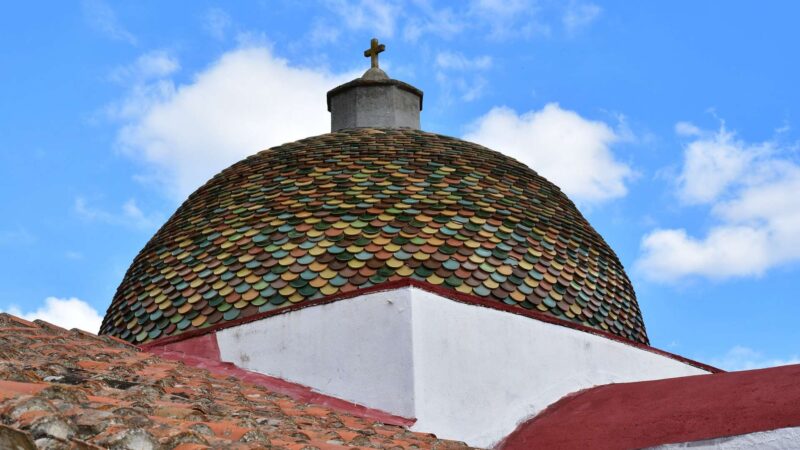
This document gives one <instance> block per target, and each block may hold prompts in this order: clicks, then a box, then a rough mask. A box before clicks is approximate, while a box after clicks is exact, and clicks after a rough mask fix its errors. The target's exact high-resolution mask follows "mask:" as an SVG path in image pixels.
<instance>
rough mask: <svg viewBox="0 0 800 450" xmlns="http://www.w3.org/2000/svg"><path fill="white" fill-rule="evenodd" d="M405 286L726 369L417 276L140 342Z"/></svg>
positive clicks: (159, 342) (178, 337)
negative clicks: (434, 283)
mask: <svg viewBox="0 0 800 450" xmlns="http://www.w3.org/2000/svg"><path fill="white" fill-rule="evenodd" d="M404 287H415V288H417V289H422V290H424V291H428V292H431V293H434V294H436V295H440V296H442V297H445V298H449V299H450V300H455V301H457V302H461V303H467V304H470V305H477V306H482V307H484V308H491V309H496V310H499V311H504V312H508V313H511V314H516V315H520V316H525V317H530V318H532V319H536V320H539V321H541V322H546V323H549V324H552V325H558V326H561V327H566V328H572V329H574V330H578V331H583V332H584V333H589V334H593V335H595V336H600V337H604V338H606V339H611V340H612V341H616V342H621V343H623V344H626V345H630V346H632V347H636V348H638V349H641V350H645V351H648V352H652V353H655V354H657V355H661V356H665V357H667V358H671V359H674V360H677V361H680V362H682V363H685V364H689V365H690V366H694V367H697V368H698V369H702V370H705V371H708V372H711V373H718V372H722V370H721V369H718V368H716V367H713V366H710V365H708V364H703V363H701V362H698V361H695V360H692V359H689V358H685V357H683V356H680V355H676V354H674V353H670V352H667V351H664V350H661V349H657V348H655V347H651V346H649V345H646V344H641V343H638V342H634V341H631V340H629V339H626V338H623V337H621V336H617V335H616V334H613V333H610V332H607V331H603V330H598V329H596V328H592V327H588V326H586V325H583V324H579V323H575V322H568V321H566V320H562V319H559V318H556V317H553V316H551V315H548V314H545V313H542V312H540V311H531V310H527V309H523V308H520V307H518V306H511V305H506V304H504V303H500V302H498V301H496V300H487V299H485V298H481V297H478V296H475V295H472V294H464V293H461V292H458V291H454V290H452V289H448V288H445V287H442V286H436V285H433V284H430V283H426V282H424V281H419V280H416V279H413V278H403V279H400V280H394V281H387V282H385V283H381V284H376V285H373V286H370V287H367V288H363V289H357V290H355V291H351V292H343V293H338V294H334V295H330V296H328V297H324V298H321V299H318V300H307V301H303V302H300V303H298V304H295V305H292V306H288V307H285V308H280V309H276V310H273V311H267V312H264V313H259V314H254V315H252V316H248V317H242V318H239V319H236V320H231V321H228V322H222V323H218V324H216V325H212V326H210V327H206V328H199V329H195V330H189V331H185V332H183V333H180V334H177V335H174V336H167V337H163V338H160V339H156V340H154V341H151V342H147V343H144V344H142V345H140V346H139V348H142V349H149V348H151V347H153V346H159V345H165V344H169V343H173V342H179V341H182V340H185V339H189V338H192V337H195V336H201V335H204V334H207V333H211V332H216V331H218V330H222V329H225V328H230V327H235V326H238V325H242V324H245V323H249V322H254V321H256V320H261V319H263V318H265V317H271V316H275V315H278V314H286V313H290V312H293V311H298V310H301V309H303V308H308V307H312V306H318V305H325V304H328V303H333V302H335V301H339V300H345V299H348V298H353V297H357V296H360V295H366V294H372V293H375V292H382V291H390V290H394V289H399V288H404Z"/></svg>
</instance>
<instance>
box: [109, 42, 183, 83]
mask: <svg viewBox="0 0 800 450" xmlns="http://www.w3.org/2000/svg"><path fill="white" fill-rule="evenodd" d="M180 68H181V65H180V62H179V61H178V59H177V58H175V57H174V56H172V55H170V54H169V53H168V52H166V51H164V50H155V51H151V52H148V53H145V54H143V55H141V56H139V57H138V58H137V59H136V61H134V62H133V63H132V64H128V65H125V66H121V67H118V68H116V69H114V70H113V71H112V72H111V79H112V80H114V81H116V82H118V83H125V84H129V83H142V82H145V81H147V80H151V79H153V78H163V77H167V76H170V75H172V74H173V73H175V72H177V71H178V70H179V69H180Z"/></svg>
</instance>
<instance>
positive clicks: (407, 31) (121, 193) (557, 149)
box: [0, 0, 800, 369]
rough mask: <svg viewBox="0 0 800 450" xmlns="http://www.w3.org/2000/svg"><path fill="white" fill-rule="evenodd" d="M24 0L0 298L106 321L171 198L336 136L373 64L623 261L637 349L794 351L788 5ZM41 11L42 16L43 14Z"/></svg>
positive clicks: (11, 72)
mask: <svg viewBox="0 0 800 450" xmlns="http://www.w3.org/2000/svg"><path fill="white" fill-rule="evenodd" d="M769 6H770V8H769V9H766V8H764V7H763V6H758V5H755V4H754V3H752V2H737V1H730V2H724V3H723V2H675V1H672V2H658V3H657V2H627V1H626V2H623V1H608V2H599V1H598V2H587V1H565V2H549V1H534V0H506V1H499V0H476V1H463V2H450V3H448V2H433V1H430V2H428V1H424V0H418V1H399V0H398V1H389V0H380V1H377V0H376V1H371V2H368V1H356V0H330V1H320V2H317V3H314V2H296V1H288V0H286V1H281V0H274V1H261V2H248V3H245V2H237V3H235V4H231V3H214V2H202V1H200V2H197V1H191V2H189V1H175V2H156V1H142V2H118V3H115V2H105V1H103V0H87V1H84V2H43V3H37V4H34V3H30V2H28V3H17V4H14V5H9V6H7V7H6V11H5V13H4V14H3V15H2V17H0V29H2V30H3V31H2V33H3V39H2V40H0V55H2V56H3V64H2V69H1V70H0V99H2V101H0V179H2V180H3V181H2V185H3V188H2V190H0V214H2V217H3V220H2V221H0V255H2V257H0V309H2V310H6V311H11V312H13V313H15V314H19V315H24V316H26V317H42V318H45V319H46V320H50V321H54V322H59V323H64V324H66V325H69V326H83V327H89V328H90V327H92V326H95V325H96V323H97V320H98V318H99V316H102V314H103V313H104V312H105V309H106V307H107V306H108V304H109V302H110V300H111V298H112V296H113V293H114V290H115V289H116V286H117V284H118V283H119V282H120V281H121V279H122V276H123V274H124V271H125V269H126V268H127V266H128V265H129V263H130V262H131V261H132V259H133V257H134V256H135V255H136V253H137V252H138V251H139V250H140V249H141V248H142V246H143V245H144V244H145V242H146V241H147V239H148V238H149V237H150V236H151V235H152V234H153V233H154V232H155V231H156V229H157V228H158V226H159V225H160V224H161V223H163V221H165V220H166V218H168V217H169V216H170V214H171V213H172V212H173V211H174V210H175V208H176V207H177V206H178V205H179V204H180V202H181V201H182V199H183V198H185V196H186V195H187V194H188V193H190V192H191V191H192V190H194V189H195V188H196V187H198V186H199V185H200V184H201V183H202V182H203V181H204V180H206V179H208V178H209V177H210V176H211V175H213V174H214V173H216V172H217V171H219V170H221V169H223V168H224V167H226V166H227V165H229V164H231V163H233V162H235V161H237V160H239V159H241V158H243V157H244V156H247V155H248V154H251V153H254V152H255V151H257V150H260V149H263V148H267V147H270V146H273V145H277V144H280V143H283V142H286V141H291V140H295V139H298V138H301V137H305V136H309V135H313V134H319V133H324V132H326V131H327V130H328V120H329V119H328V113H327V111H326V110H325V99H324V93H325V91H326V90H328V89H330V88H332V87H333V86H335V85H336V84H338V83H340V82H343V81H346V80H349V79H351V78H353V77H355V76H357V75H359V74H360V73H361V72H363V71H364V70H365V69H366V68H367V67H368V60H367V59H365V58H363V56H362V55H361V53H362V51H363V50H364V49H365V48H366V47H367V46H368V45H369V39H370V38H371V37H373V36H377V37H379V38H380V39H381V40H382V41H383V42H385V43H386V45H387V51H386V52H385V53H383V54H382V55H381V65H382V67H383V68H384V69H386V71H387V72H388V73H389V74H390V75H391V76H393V77H394V78H398V79H402V80H404V81H407V82H410V83H412V84H414V85H416V86H417V87H419V88H421V89H422V90H424V91H425V109H424V111H423V116H422V123H423V129H425V130H428V131H432V132H438V133H443V134H448V135H453V136H459V137H465V138H468V139H470V140H474V141H476V142H479V143H483V144H485V145H488V146H490V147H492V148H495V149H497V150H500V151H503V152H505V153H507V154H510V155H512V156H514V157H516V158H518V159H520V160H521V161H523V162H525V163H527V164H528V165H530V166H531V167H532V168H533V169H534V170H537V171H539V172H540V173H541V174H543V175H544V176H546V177H548V178H549V179H551V180H552V181H554V182H556V184H558V185H559V186H561V187H562V189H563V190H564V191H566V192H567V193H568V194H569V195H570V196H571V198H573V200H575V201H576V203H577V204H578V205H579V207H580V208H581V210H582V211H583V212H584V214H585V215H586V216H587V217H588V219H589V220H590V222H591V223H592V224H593V225H594V226H595V228H597V229H598V231H600V233H601V234H602V235H603V236H604V237H605V238H606V240H607V241H608V242H609V243H610V244H611V246H612V247H613V248H614V249H615V250H616V252H617V253H618V255H619V256H620V259H621V260H622V262H623V264H624V265H625V267H626V268H627V270H628V273H629V275H630V276H631V278H632V280H633V282H634V286H635V288H636V290H637V294H638V297H639V302H640V305H641V307H642V310H643V312H644V316H645V323H646V325H647V328H648V332H649V334H650V338H651V340H652V343H653V345H654V346H656V347H660V348H663V349H665V350H668V351H672V352H675V353H679V354H682V355H685V356H688V357H691V358H696V359H699V360H701V361H704V362H708V363H712V364H718V365H721V366H723V367H725V368H731V369H735V368H747V367H755V366H764V365H774V364H780V363H786V362H791V361H794V362H800V359H799V358H800V348H798V347H799V345H798V344H800V327H798V326H797V317H800V302H798V301H796V299H797V297H798V295H797V291H798V290H800V281H798V275H800V265H799V264H798V260H800V196H799V195H797V193H798V192H800V160H799V159H798V142H800V140H799V139H800V135H799V134H798V131H797V129H798V126H800V106H798V105H800V89H798V88H797V84H796V80H798V79H800V62H798V59H797V58H796V57H794V55H795V54H796V46H797V43H798V42H800V29H798V28H797V27H796V24H795V22H794V18H796V17H797V16H798V14H800V5H798V4H797V3H796V2H789V1H785V2H771V3H770V4H769ZM43 9H46V10H47V14H42V10H43Z"/></svg>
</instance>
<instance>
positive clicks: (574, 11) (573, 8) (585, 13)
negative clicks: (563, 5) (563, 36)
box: [562, 1, 603, 33]
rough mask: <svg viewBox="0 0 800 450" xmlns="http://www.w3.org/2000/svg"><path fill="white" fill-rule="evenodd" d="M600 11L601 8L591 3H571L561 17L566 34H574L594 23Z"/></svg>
mask: <svg viewBox="0 0 800 450" xmlns="http://www.w3.org/2000/svg"><path fill="white" fill-rule="evenodd" d="M602 11H603V10H602V8H600V7H599V6H597V5H595V4H593V3H582V2H578V1H571V2H570V3H569V5H568V6H567V9H566V10H565V11H564V16H563V17H562V22H563V24H564V28H565V29H566V30H567V32H568V33H574V32H576V31H578V29H580V28H583V27H586V26H588V25H589V24H591V23H592V22H594V21H595V20H596V19H597V18H598V17H599V16H600V13H601V12H602Z"/></svg>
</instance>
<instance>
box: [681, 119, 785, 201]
mask: <svg viewBox="0 0 800 450" xmlns="http://www.w3.org/2000/svg"><path fill="white" fill-rule="evenodd" d="M690 125H691V124H685V123H684V124H682V125H680V126H677V125H676V129H677V130H678V131H679V132H683V133H685V132H687V131H689V130H692V129H691V127H690ZM695 128H697V127H695ZM692 131H693V132H694V133H695V135H697V136H699V138H697V139H695V140H694V141H692V142H690V143H689V145H687V146H686V149H685V152H684V163H683V169H682V172H681V174H680V176H679V177H678V187H679V191H678V193H679V196H680V198H681V200H683V201H684V202H686V203H690V204H692V203H694V204H696V203H709V202H712V201H714V200H716V199H717V198H718V197H719V196H720V195H721V194H722V193H724V192H725V191H726V190H727V189H728V188H729V187H730V185H731V184H732V183H735V182H736V181H737V180H740V179H741V178H742V176H744V175H745V172H746V171H749V170H750V169H751V165H752V163H753V161H754V160H755V159H756V158H758V157H760V156H763V155H764V154H766V153H769V152H770V151H771V147H772V146H771V144H770V143H764V144H759V145H748V144H746V143H745V142H742V141H741V140H738V139H736V137H735V135H734V134H733V133H731V132H728V131H727V130H725V127H724V126H722V127H720V129H719V131H718V132H716V133H712V134H704V133H700V134H697V133H699V131H696V130H692Z"/></svg>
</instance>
